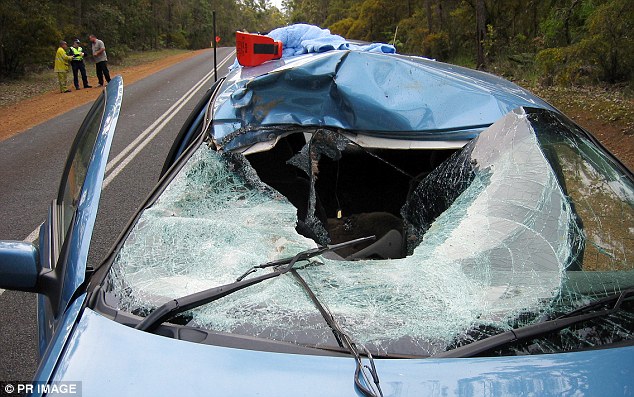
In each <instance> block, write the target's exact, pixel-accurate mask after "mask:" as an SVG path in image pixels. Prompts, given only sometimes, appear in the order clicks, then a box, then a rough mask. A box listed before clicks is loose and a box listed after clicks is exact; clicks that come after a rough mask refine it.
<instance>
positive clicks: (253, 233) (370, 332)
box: [107, 109, 634, 356]
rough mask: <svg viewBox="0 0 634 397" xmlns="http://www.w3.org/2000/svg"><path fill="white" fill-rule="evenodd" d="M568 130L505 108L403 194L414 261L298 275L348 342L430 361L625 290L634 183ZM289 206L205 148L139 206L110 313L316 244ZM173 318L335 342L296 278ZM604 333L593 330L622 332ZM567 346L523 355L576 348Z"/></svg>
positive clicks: (309, 267)
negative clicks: (453, 349)
mask: <svg viewBox="0 0 634 397" xmlns="http://www.w3.org/2000/svg"><path fill="white" fill-rule="evenodd" d="M569 128H570V127H568V126H566V125H565V124H564V123H562V122H561V121H560V120H559V119H557V118H556V117H555V116H553V115H552V113H550V112H548V111H540V112H533V113H530V112H529V113H526V112H525V111H524V110H522V109H520V110H517V111H515V112H511V113H509V114H508V115H507V116H505V117H504V118H502V119H501V120H499V121H498V122H496V123H495V124H494V125H492V126H491V127H490V128H488V129H487V130H485V131H484V132H482V133H481V134H480V135H479V137H478V138H476V139H474V140H473V141H471V142H470V143H469V144H468V145H467V146H465V147H464V148H463V149H462V150H460V151H458V152H456V153H454V155H452V156H451V157H449V158H448V159H447V160H445V161H443V162H442V163H441V164H440V165H439V166H438V167H436V168H435V169H434V170H433V171H432V172H431V173H429V174H428V175H426V176H425V177H424V178H423V179H422V180H421V181H420V183H419V184H418V185H417V186H416V188H415V189H413V190H412V192H411V194H410V195H409V196H408V198H407V200H406V202H405V203H403V207H402V209H401V217H402V220H403V223H404V225H405V227H404V234H405V235H404V236H403V237H404V244H405V245H406V250H407V256H405V257H403V258H400V259H385V260H379V259H368V258H365V259H359V260H341V259H342V258H337V259H335V258H333V257H325V256H321V257H317V258H314V259H312V260H310V261H309V262H303V263H298V265H297V266H296V268H297V271H298V273H299V274H300V275H301V276H302V277H303V278H304V279H305V280H306V282H307V284H308V285H309V287H310V289H311V290H312V291H313V292H314V293H315V294H316V295H317V296H318V297H319V300H320V301H321V302H322V303H323V304H324V305H325V306H327V307H328V309H329V310H330V312H331V313H332V315H333V316H334V318H335V319H336V320H337V321H338V322H339V324H341V326H342V328H343V329H344V330H345V331H346V332H347V333H348V334H349V335H351V336H352V337H353V338H354V339H355V341H357V342H359V343H362V344H364V345H365V346H366V347H368V348H369V349H370V350H373V351H375V352H378V353H379V354H384V355H390V354H393V355H415V356H429V355H433V354H436V353H438V352H442V351H445V350H447V349H448V348H451V347H452V346H456V345H460V344H464V343H468V341H470V340H477V339H480V338H484V337H486V336H488V335H492V334H496V333H499V332H501V331H504V330H508V329H511V328H513V327H517V326H518V325H520V326H521V325H525V324H527V323H531V322H536V321H539V318H541V317H543V316H545V315H546V316H547V315H548V314H549V313H550V312H552V311H554V310H570V309H572V308H574V307H575V306H577V305H579V304H582V303H583V302H587V300H588V299H590V297H591V296H592V294H597V293H598V294H601V293H603V294H608V293H611V292H617V291H619V290H622V289H625V288H627V287H631V286H632V277H631V276H630V274H631V273H632V268H633V265H632V254H633V250H634V247H633V241H634V239H633V236H634V222H633V221H634V210H633V207H632V206H633V204H632V203H633V202H634V199H633V197H634V196H633V192H634V189H633V188H632V183H631V180H629V179H627V178H626V176H625V175H624V174H623V172H620V171H618V169H617V168H615V166H614V163H613V162H612V161H611V160H610V159H609V158H607V156H606V155H605V154H604V153H603V152H601V151H600V150H598V149H597V148H596V147H595V146H594V145H593V144H592V143H591V142H590V141H588V140H587V139H586V138H583V137H580V135H579V134H578V133H576V132H572V131H571V130H570V129H569ZM320 131H321V132H318V131H315V133H314V135H313V140H311V141H310V142H308V143H307V145H306V146H305V149H302V151H303V152H302V151H298V152H297V154H296V156H295V157H293V160H292V161H293V162H294V163H295V164H294V165H296V166H298V167H300V168H302V169H304V170H305V171H306V172H307V173H308V174H309V175H311V174H312V172H311V167H312V163H310V162H311V161H314V160H315V156H314V155H312V154H311V153H310V152H306V150H309V148H310V143H312V144H313V145H314V146H318V141H316V139H317V137H319V139H321V140H322V141H323V140H324V139H325V138H328V137H333V136H336V134H338V133H336V132H334V131H330V132H328V131H327V130H326V132H324V130H320ZM350 145H351V144H350V142H348V141H347V140H346V138H344V137H343V136H340V138H336V139H333V140H332V141H331V145H330V146H324V144H322V146H321V148H322V149H323V150H322V152H321V153H322V154H327V153H326V152H327V150H326V149H332V151H333V152H332V153H330V154H328V156H330V157H337V156H339V155H340V154H341V152H343V151H345V150H346V148H347V147H349V146H350ZM306 148H308V149H306ZM302 161H303V162H304V164H302ZM310 183H311V186H309V188H311V189H314V183H315V182H314V180H311V182H310ZM311 192H312V190H311ZM311 196H312V193H311ZM297 211H298V209H297V208H296V207H295V206H293V205H292V204H291V202H290V201H289V200H288V199H287V198H286V197H284V196H283V195H281V194H280V193H278V192H277V191H275V190H274V189H272V188H271V187H269V186H267V185H266V184H264V183H263V182H262V181H261V180H260V178H259V177H258V174H257V173H256V171H255V170H254V169H253V167H252V166H251V164H250V163H249V161H248V160H247V158H245V157H244V156H243V155H241V154H236V153H219V152H217V151H215V150H213V149H211V148H209V147H208V146H206V145H202V146H201V147H200V148H199V149H198V150H197V151H196V152H195V154H194V155H193V156H192V157H191V158H190V159H189V160H188V162H187V164H186V165H185V166H184V167H183V168H182V169H181V170H180V171H179V173H178V175H177V176H176V177H175V178H174V180H173V181H172V182H171V183H170V185H169V186H168V187H167V189H166V190H165V191H164V192H163V193H162V194H161V196H160V198H159V199H158V200H157V201H156V202H155V203H154V204H153V205H152V206H151V207H150V208H148V209H146V210H144V212H143V214H142V215H141V217H140V219H139V220H138V222H137V224H136V225H135V226H134V228H133V230H132V232H131V234H130V235H129V237H128V239H127V241H126V242H125V244H124V246H123V247H122V249H121V250H120V252H119V253H118V255H117V257H116V259H115V261H114V263H113V266H112V269H111V271H110V274H109V277H108V288H107V289H108V293H109V294H111V295H112V296H114V297H115V298H116V299H115V301H116V302H118V303H117V307H116V309H119V310H124V311H128V312H131V313H134V314H138V315H141V316H145V315H147V313H148V312H150V311H152V310H153V309H155V308H156V307H157V306H159V305H161V304H163V303H165V302H167V301H169V300H171V299H174V298H178V297H180V296H184V295H188V294H191V293H194V292H197V291H201V290H204V289H207V288H209V287H214V286H218V285H222V284H227V283H231V282H233V281H235V279H236V278H237V277H238V276H240V275H241V274H243V273H244V272H245V271H247V270H248V269H249V268H251V267H252V266H254V265H257V264H261V263H265V262H267V261H270V260H274V259H279V258H284V257H289V256H292V255H294V254H296V253H298V252H300V251H303V250H306V249H308V248H312V247H315V246H316V245H317V244H316V242H315V241H314V240H313V239H310V238H307V237H304V236H302V235H301V234H299V233H298V232H297V231H296V225H297V223H298V218H297ZM311 211H312V212H314V211H315V209H314V206H313V207H311V206H310V205H309V212H311ZM306 220H308V221H309V222H307V224H308V227H309V228H311V229H312V231H313V232H314V234H315V236H316V240H320V239H327V235H324V233H327V231H325V230H324V226H325V225H323V224H320V223H322V222H321V221H320V219H319V218H318V217H316V216H314V213H313V214H312V217H311V214H310V213H309V214H308V216H307V218H306ZM320 236H321V237H320ZM325 242H327V241H320V243H325ZM262 271H267V270H262ZM555 308H556V309H555ZM562 308H563V309H562ZM180 320H181V321H182V322H183V323H186V324H188V325H191V326H196V327H201V328H205V329H209V330H212V331H218V332H227V333H234V334H240V335H248V336H255V337H261V338H267V339H272V340H277V341H284V342H290V343H296V344H301V345H307V346H317V347H333V346H336V345H337V342H336V341H335V338H334V337H333V333H332V331H331V329H330V328H329V327H328V325H327V324H326V322H325V321H324V319H323V318H322V317H321V315H320V313H319V311H318V310H317V309H316V307H315V306H314V304H313V302H312V301H311V300H310V298H309V296H308V295H307V294H306V292H305V291H304V290H303V289H302V287H301V286H300V285H299V284H298V283H297V281H296V280H295V279H294V278H293V277H291V275H290V274H287V275H282V276H280V277H277V278H275V279H272V280H267V281H264V282H262V283H260V284H258V285H255V286H252V287H249V288H246V289H244V290H241V291H239V292H236V293H234V294H232V295H230V296H227V297H225V298H222V299H220V300H218V301H215V302H212V303H210V304H207V305H203V306H201V307H198V308H196V309H193V310H191V311H190V312H187V313H186V316H184V317H183V318H181V319H180ZM631 320H632V316H631V315H629V317H628V316H627V315H626V318H625V320H623V321H630V323H631ZM607 323H610V324H612V325H609V324H608V325H601V327H604V328H605V329H606V330H607V329H608V328H609V327H610V326H612V327H621V328H623V325H622V324H621V323H619V322H618V321H616V320H614V319H610V321H606V324H607ZM614 324H617V325H614ZM619 324H621V325H619ZM625 329H626V330H627V328H625ZM474 330H475V331H474ZM621 331H622V329H621ZM606 332H607V331H606ZM630 333H631V331H629V333H628V332H625V336H624V337H625V338H628V337H631V336H630ZM621 334H623V332H621ZM573 339H574V338H573V337H572V336H571V337H568V339H566V340H565V341H563V342H560V343H559V345H557V346H558V347H552V346H551V347H549V348H545V347H544V348H543V349H541V350H540V349H534V348H533V350H531V351H532V352H539V351H550V350H549V349H551V350H552V349H554V350H557V349H566V348H570V346H572V345H573V344H574V343H573V342H572V340H573ZM577 339H579V338H577ZM465 341H466V342H465Z"/></svg>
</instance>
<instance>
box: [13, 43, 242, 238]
mask: <svg viewBox="0 0 634 397" xmlns="http://www.w3.org/2000/svg"><path fill="white" fill-rule="evenodd" d="M234 54H235V50H233V51H231V53H230V54H229V55H227V57H225V58H224V59H223V60H222V61H221V62H220V63H219V64H218V65H217V66H218V68H220V67H222V66H223V65H224V64H226V63H227V62H228V61H229V59H231V58H232V57H233V55H234ZM212 77H213V70H212V71H210V72H209V73H207V74H206V75H205V76H204V77H203V79H202V80H200V81H199V82H198V83H196V84H195V85H194V86H193V87H192V88H190V89H189V91H187V92H186V93H185V94H184V95H183V96H182V97H180V99H178V101H176V102H175V103H174V104H173V105H172V106H171V107H170V108H169V109H167V111H166V112H165V113H163V114H162V115H161V116H160V117H159V118H158V119H156V121H154V122H153V123H152V124H151V125H150V126H149V127H148V128H146V129H145V130H144V131H143V132H142V133H141V134H139V136H137V137H136V138H135V139H134V141H132V142H131V143H130V144H129V145H128V146H126V147H125V148H124V149H123V150H122V151H121V152H120V153H119V154H118V155H117V156H115V157H114V158H113V159H112V160H110V161H109V162H108V164H106V173H108V171H109V170H111V169H112V168H113V167H115V165H116V164H117V163H119V162H121V163H120V164H119V165H118V166H117V167H116V168H115V169H114V170H113V171H112V172H111V173H110V174H109V175H108V176H106V178H105V179H104V181H103V184H102V186H101V190H103V189H105V188H106V187H107V186H108V185H109V184H110V182H112V180H113V179H114V178H115V177H116V176H117V175H119V173H121V171H123V169H124V168H125V167H126V166H127V165H128V164H130V162H131V161H132V160H134V158H135V157H136V156H137V155H138V154H139V153H140V152H141V150H143V148H145V147H146V146H147V145H148V144H149V143H150V142H151V141H152V140H153V139H154V138H155V137H156V136H157V135H158V133H159V132H161V131H162V130H163V128H164V127H165V126H166V125H167V123H169V122H170V120H172V118H174V116H175V115H176V114H177V113H178V112H179V111H180V110H181V109H182V108H183V106H185V104H187V102H189V101H190V100H191V98H192V97H193V96H194V95H195V94H196V93H197V92H198V91H199V90H200V88H201V87H203V86H204V85H205V84H206V83H207V82H208V81H209V80H210V79H211V78H212ZM144 139H145V140H144ZM135 147H136V148H135ZM130 151H132V153H130V155H128V156H127V157H125V156H126V155H127V154H128V153H129V152H130ZM124 157H125V159H124ZM39 231H40V226H38V227H37V228H35V230H33V231H32V232H31V233H30V234H29V235H28V236H26V237H25V238H24V241H26V242H30V243H32V242H34V241H35V239H36V238H37V236H38V234H39Z"/></svg>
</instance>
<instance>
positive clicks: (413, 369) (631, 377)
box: [53, 309, 634, 397]
mask: <svg viewBox="0 0 634 397" xmlns="http://www.w3.org/2000/svg"><path fill="white" fill-rule="evenodd" d="M375 362H376V367H377V370H378V373H379V376H380V379H381V387H382V389H383V392H384V395H385V396H386V397H387V396H482V395H496V396H498V395H500V396H502V395H518V396H520V395H521V396H528V395H539V396H546V395H552V396H566V395H570V396H573V395H588V396H599V395H601V396H625V395H631V393H632V391H634V346H630V347H622V348H614V349H605V350H594V351H585V352H575V353H560V354H542V355H535V356H514V357H487V358H469V359H410V360H398V359H389V360H386V359H383V360H378V359H377V360H375ZM88 363H89V365H88ZM354 369H355V364H354V360H353V359H352V358H347V357H330V356H309V355H301V354H281V353H270V352H262V351H251V350H242V349H234V348H227V347H219V346H210V345H201V344H198V343H192V342H185V341H180V340H175V339H171V338H166V337H162V336H158V335H153V334H149V333H145V332H142V331H138V330H135V329H133V328H130V327H127V326H125V325H122V324H119V323H116V322H114V321H112V320H110V319H108V318H106V317H104V316H102V315H100V314H98V313H96V312H94V311H92V310H90V309H85V310H84V313H83V315H82V318H81V320H80V321H79V323H78V325H77V327H76V330H75V333H74V334H73V336H72V337H71V339H70V340H69V341H68V345H67V347H66V349H65V351H64V354H63V356H62V357H61V359H60V362H59V365H58V367H57V370H56V371H55V374H54V377H53V380H54V381H77V380H81V381H82V392H83V393H84V395H86V396H116V395H152V396H175V395H207V396H255V395H270V396H280V397H282V396H300V395H301V396H324V395H328V396H357V395H358V394H357V391H356V390H355V388H354V385H353V374H354Z"/></svg>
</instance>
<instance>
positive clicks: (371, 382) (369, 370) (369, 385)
mask: <svg viewBox="0 0 634 397" xmlns="http://www.w3.org/2000/svg"><path fill="white" fill-rule="evenodd" d="M291 274H292V275H293V276H294V277H295V279H297V281H298V282H299V284H300V285H301V286H302V288H304V290H305V291H306V293H307V294H308V296H309V297H310V300H312V301H313V303H314V304H315V306H316V307H317V309H318V310H319V313H321V316H322V317H323V318H324V320H325V321H326V324H328V326H329V327H330V329H331V330H332V332H333V333H334V334H335V338H336V339H337V342H338V343H339V345H340V346H341V347H343V348H345V349H346V350H348V352H350V354H351V355H352V356H353V357H354V361H355V365H356V368H355V371H354V385H355V387H356V388H357V389H358V390H359V391H360V392H361V393H362V394H363V395H364V396H366V397H383V391H382V390H381V385H380V384H379V374H378V373H377V372H376V367H375V366H374V358H372V354H371V353H370V351H369V350H368V349H367V348H366V347H365V346H363V344H361V343H356V342H354V341H353V340H352V338H351V337H350V335H348V334H347V333H346V332H345V331H344V330H343V328H341V326H340V325H339V323H337V321H336V320H335V318H334V316H333V315H332V313H331V312H330V310H328V308H327V307H326V306H324V304H322V303H321V302H320V301H319V298H317V295H315V293H314V292H313V290H312V289H310V287H309V286H308V283H307V282H306V280H304V278H303V277H302V276H301V275H300V274H299V273H297V271H296V270H295V269H292V270H291ZM362 354H363V355H365V356H366V357H367V359H368V362H369V363H370V365H365V364H363V360H362V358H361V355H362Z"/></svg>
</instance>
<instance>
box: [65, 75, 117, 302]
mask: <svg viewBox="0 0 634 397" xmlns="http://www.w3.org/2000/svg"><path fill="white" fill-rule="evenodd" d="M105 99H106V102H105V105H104V106H105V108H104V112H103V117H102V120H101V125H100V132H99V137H98V138H97V142H96V143H95V147H94V150H93V152H92V155H91V159H90V165H89V167H88V170H87V173H86V179H85V182H84V184H83V186H82V191H81V194H80V196H79V203H78V204H77V206H78V208H77V212H76V216H75V218H74V219H73V224H72V226H71V230H72V231H71V235H70V236H69V237H68V246H67V250H68V255H67V257H66V258H65V260H66V266H67V268H66V272H65V273H64V281H63V287H62V298H61V303H60V307H62V308H64V307H66V306H67V305H68V303H69V302H70V299H71V297H72V296H73V294H74V293H75V291H76V290H77V288H78V287H79V286H80V285H81V284H82V283H83V282H84V278H85V275H86V261H87V260H88V249H89V247H90V237H91V235H92V230H93V227H94V225H95V218H96V217H97V208H98V207H99V198H100V197H101V185H102V182H103V178H104V173H105V170H106V163H107V162H108V154H109V153H110V146H111V144H112V138H113V136H114V131H115V127H116V125H117V119H118V118H119V111H120V109H121V101H122V100H123V78H122V77H121V76H117V77H115V78H114V79H112V80H111V81H110V82H109V83H108V87H107V89H106V98H105Z"/></svg>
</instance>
